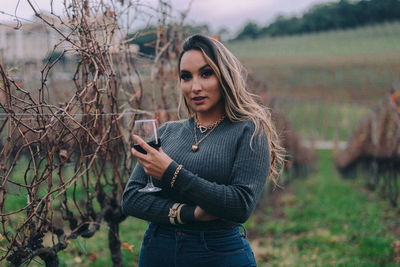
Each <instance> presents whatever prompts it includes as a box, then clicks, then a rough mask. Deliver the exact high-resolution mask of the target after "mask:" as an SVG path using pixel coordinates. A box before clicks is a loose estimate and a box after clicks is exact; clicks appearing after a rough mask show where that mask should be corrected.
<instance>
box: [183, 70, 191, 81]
mask: <svg viewBox="0 0 400 267" xmlns="http://www.w3.org/2000/svg"><path fill="white" fill-rule="evenodd" d="M180 78H181V80H184V81H187V80H189V79H190V78H192V75H191V74H190V73H187V72H182V73H181V76H180Z"/></svg>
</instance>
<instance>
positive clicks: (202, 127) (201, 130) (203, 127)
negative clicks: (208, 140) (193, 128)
mask: <svg viewBox="0 0 400 267" xmlns="http://www.w3.org/2000/svg"><path fill="white" fill-rule="evenodd" d="M199 129H200V132H201V133H202V134H203V133H205V132H207V130H208V129H207V127H205V126H201V125H199Z"/></svg>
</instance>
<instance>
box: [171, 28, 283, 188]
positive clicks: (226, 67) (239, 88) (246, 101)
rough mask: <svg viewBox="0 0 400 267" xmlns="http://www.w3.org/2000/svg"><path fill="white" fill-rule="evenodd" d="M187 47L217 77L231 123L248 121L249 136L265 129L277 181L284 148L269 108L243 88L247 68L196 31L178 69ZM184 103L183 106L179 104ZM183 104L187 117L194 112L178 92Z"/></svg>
mask: <svg viewBox="0 0 400 267" xmlns="http://www.w3.org/2000/svg"><path fill="white" fill-rule="evenodd" d="M189 50H199V51H201V52H202V53H203V55H204V57H205V59H206V61H207V63H208V64H209V65H210V67H211V68H212V69H213V71H214V73H215V75H216V76H217V78H218V80H219V83H220V86H221V91H222V96H223V100H224V106H225V113H226V116H227V117H228V118H229V119H230V120H231V121H233V122H235V121H236V122H238V121H246V120H251V121H252V122H253V123H254V125H255V130H254V133H253V135H252V138H251V141H250V145H251V144H252V140H253V138H254V137H255V136H256V135H258V136H259V137H261V135H262V134H263V132H265V134H266V136H267V138H268V146H269V150H270V164H271V167H270V171H269V175H268V177H269V178H270V179H271V180H272V181H273V182H274V183H275V184H277V181H276V179H277V178H278V177H279V176H280V174H281V172H282V170H283V163H284V158H285V149H284V148H283V147H282V146H281V145H280V142H279V136H278V134H277V132H276V130H275V127H274V125H273V123H272V120H271V113H270V111H269V110H267V109H266V108H264V107H263V106H261V105H260V104H259V103H258V102H257V101H256V100H255V99H256V98H257V97H258V96H257V95H255V94H252V93H250V92H249V91H248V90H247V88H246V78H247V71H246V69H245V68H244V67H243V65H242V64H241V63H240V61H239V60H238V59H237V58H236V57H235V56H234V55H233V54H232V53H231V52H230V51H229V50H228V49H227V48H226V47H225V46H224V45H223V44H222V43H221V42H219V41H217V40H215V39H213V38H210V37H207V36H204V35H201V34H196V35H192V36H191V37H189V38H187V39H186V41H185V42H184V43H183V45H182V50H181V52H180V55H179V61H178V71H180V62H181V58H182V56H183V54H184V53H185V52H187V51H189ZM182 103H184V105H182ZM182 106H184V107H185V109H186V111H187V113H188V114H189V116H193V115H194V112H193V110H192V109H191V108H190V106H189V105H188V104H187V102H186V100H185V98H184V97H183V95H182V93H181V98H180V103H179V108H181V107H182Z"/></svg>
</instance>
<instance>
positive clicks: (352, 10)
mask: <svg viewBox="0 0 400 267" xmlns="http://www.w3.org/2000/svg"><path fill="white" fill-rule="evenodd" d="M395 20H400V0H361V1H351V0H340V1H339V2H332V3H325V4H318V5H315V6H313V7H312V8H311V9H310V10H309V11H307V12H306V13H304V14H303V15H302V16H300V17H297V16H292V17H285V16H282V15H280V16H278V17H277V18H276V20H275V21H274V22H272V23H271V24H269V25H267V26H265V27H260V26H259V25H258V24H256V23H254V22H248V23H247V24H246V25H245V26H244V27H243V29H242V30H241V31H240V32H239V33H238V34H237V36H236V37H235V38H234V40H243V39H256V38H260V37H266V36H272V37H274V36H283V35H294V34H303V33H311V32H320V31H329V30H337V29H348V28H354V27H358V26H364V25H371V24H377V23H383V22H389V21H395Z"/></svg>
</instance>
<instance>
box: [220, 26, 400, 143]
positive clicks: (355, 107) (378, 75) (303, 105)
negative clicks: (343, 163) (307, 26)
mask: <svg viewBox="0 0 400 267" xmlns="http://www.w3.org/2000/svg"><path fill="white" fill-rule="evenodd" d="M399 44H400V22H395V23H388V24H382V25H375V26H367V27H362V28H357V29H351V30H341V31H330V32H322V33H314V34H304V35H298V36H286V37H279V38H264V39H256V40H245V41H240V42H234V43H228V44H227V45H228V47H229V48H230V49H231V50H232V51H233V53H234V54H235V55H237V56H238V58H239V59H240V60H241V61H242V62H243V63H244V65H245V67H246V68H247V69H248V70H249V73H250V74H252V75H253V76H254V77H255V78H256V79H257V80H261V81H264V82H265V83H266V85H267V90H268V95H269V96H275V97H278V99H283V100H282V101H281V102H282V103H280V105H278V108H280V109H281V110H283V112H284V114H285V115H286V116H287V117H288V118H289V121H290V122H291V123H292V124H294V125H295V127H294V128H295V129H296V131H297V132H298V133H300V134H301V136H303V137H305V138H318V139H324V140H333V139H334V138H335V136H337V138H338V139H339V140H342V141H344V140H347V138H348V137H349V135H350V134H351V132H352V130H353V129H354V126H355V125H357V124H358V122H360V121H361V120H362V119H363V118H364V116H365V114H367V111H368V109H370V108H371V107H373V106H374V105H376V104H377V103H379V101H381V100H382V99H383V98H384V97H385V96H388V95H389V93H390V90H391V88H392V86H393V84H394V83H395V82H396V81H398V80H399V79H400V45H399ZM251 89H252V90H254V91H255V92H256V93H259V89H258V88H251ZM335 128H337V129H335Z"/></svg>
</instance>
